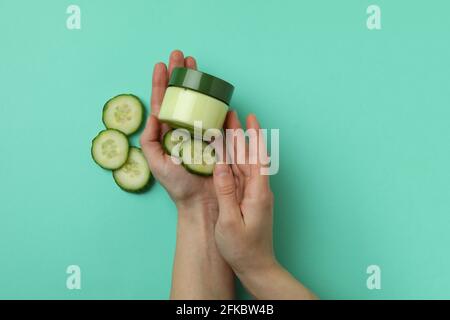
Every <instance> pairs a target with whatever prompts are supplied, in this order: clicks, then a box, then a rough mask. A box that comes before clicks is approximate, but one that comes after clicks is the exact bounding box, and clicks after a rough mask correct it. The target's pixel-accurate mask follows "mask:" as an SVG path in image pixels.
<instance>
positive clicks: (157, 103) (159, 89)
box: [150, 62, 168, 116]
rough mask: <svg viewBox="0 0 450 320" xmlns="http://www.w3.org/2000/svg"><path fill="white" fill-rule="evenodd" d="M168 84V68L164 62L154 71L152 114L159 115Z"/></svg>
mask: <svg viewBox="0 0 450 320" xmlns="http://www.w3.org/2000/svg"><path fill="white" fill-rule="evenodd" d="M167 82H168V75H167V67H166V64H165V63H163V62H160V63H157V64H156V65H155V67H154V69H153V79H152V97H151V103H150V104H151V113H152V114H154V115H156V116H157V115H158V114H159V110H160V109H161V103H162V101H163V98H164V93H165V92H166V88H167Z"/></svg>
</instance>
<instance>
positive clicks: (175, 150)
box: [163, 129, 191, 157]
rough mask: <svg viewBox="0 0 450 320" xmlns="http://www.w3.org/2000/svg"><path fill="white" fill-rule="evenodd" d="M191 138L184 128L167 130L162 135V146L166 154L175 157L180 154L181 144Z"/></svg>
mask: <svg viewBox="0 0 450 320" xmlns="http://www.w3.org/2000/svg"><path fill="white" fill-rule="evenodd" d="M190 139H191V135H190V133H189V131H188V130H186V129H175V130H169V131H167V132H166V133H165V134H164V137H163V148H164V150H165V151H166V153H167V154H168V155H173V156H175V157H177V156H179V155H180V151H181V144H182V143H184V142H187V141H189V140H190Z"/></svg>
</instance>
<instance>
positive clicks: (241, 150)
mask: <svg viewBox="0 0 450 320" xmlns="http://www.w3.org/2000/svg"><path fill="white" fill-rule="evenodd" d="M224 127H225V129H226V130H227V131H228V130H232V131H231V133H232V134H233V140H232V143H233V147H231V146H230V145H229V144H228V145H227V150H228V152H229V153H230V156H231V159H232V163H233V166H234V167H236V168H238V169H239V171H240V172H241V173H243V174H244V175H249V174H250V173H249V172H248V171H249V170H248V168H247V166H246V165H245V164H246V163H247V161H248V146H247V143H246V141H245V133H244V131H243V130H242V125H241V122H240V121H239V117H238V114H237V112H236V111H234V110H233V111H230V112H228V114H227V117H226V118H225V125H224ZM233 169H234V168H233Z"/></svg>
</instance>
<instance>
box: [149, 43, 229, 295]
mask: <svg viewBox="0 0 450 320" xmlns="http://www.w3.org/2000/svg"><path fill="white" fill-rule="evenodd" d="M175 67H187V68H192V69H196V68H197V63H196V61H195V59H194V58H193V57H186V58H185V57H184V55H183V53H182V52H181V51H179V50H175V51H173V52H172V53H171V55H170V58H169V66H168V68H167V66H166V65H165V64H164V63H162V62H161V63H157V64H156V65H155V67H154V71H153V81H152V96H151V115H150V116H149V118H148V120H147V124H146V127H145V130H144V132H143V133H142V135H141V146H142V150H143V152H144V154H145V156H146V158H147V161H148V164H149V167H150V170H151V171H152V173H153V175H154V177H155V178H156V179H157V180H158V181H159V182H160V183H161V184H162V185H163V186H164V188H165V189H166V190H167V192H168V193H169V195H170V197H171V198H172V200H173V202H174V203H175V205H176V207H177V210H178V222H177V241H176V249H175V258H174V265H173V273H172V289H171V294H170V297H171V299H232V298H234V276H233V273H232V270H231V269H230V267H229V266H228V264H227V263H226V262H225V261H224V259H223V257H222V256H221V255H220V254H219V251H218V249H217V246H216V243H215V241H214V226H215V223H216V221H217V218H218V206H217V198H216V195H215V192H214V183H213V179H212V177H200V176H196V175H193V174H191V173H189V172H187V171H186V170H185V169H184V168H183V167H182V166H180V165H176V164H174V163H173V162H172V160H171V159H170V156H168V155H166V154H165V152H164V151H163V148H162V145H161V138H162V136H163V134H164V133H165V132H166V131H167V130H168V127H167V126H166V125H164V124H161V123H160V122H159V121H158V119H157V115H158V114H159V110H160V108H161V103H162V100H163V97H164V93H165V91H166V88H167V83H168V79H169V77H170V74H171V72H172V70H173V69H174V68H175Z"/></svg>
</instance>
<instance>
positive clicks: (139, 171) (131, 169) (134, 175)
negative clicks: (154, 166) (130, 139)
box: [113, 147, 152, 193]
mask: <svg viewBox="0 0 450 320" xmlns="http://www.w3.org/2000/svg"><path fill="white" fill-rule="evenodd" d="M151 177H152V174H151V172H150V169H149V167H148V164H147V160H146V159H145V156H144V154H143V153H142V150H141V149H139V148H136V147H131V148H130V154H129V156H128V159H127V161H126V163H125V164H124V165H123V166H122V167H121V168H119V169H117V170H114V171H113V178H114V181H115V182H116V183H117V185H118V186H119V187H120V188H122V189H123V190H125V191H128V192H133V193H138V192H141V191H144V190H145V189H146V188H147V186H148V185H149V182H150V179H151Z"/></svg>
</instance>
